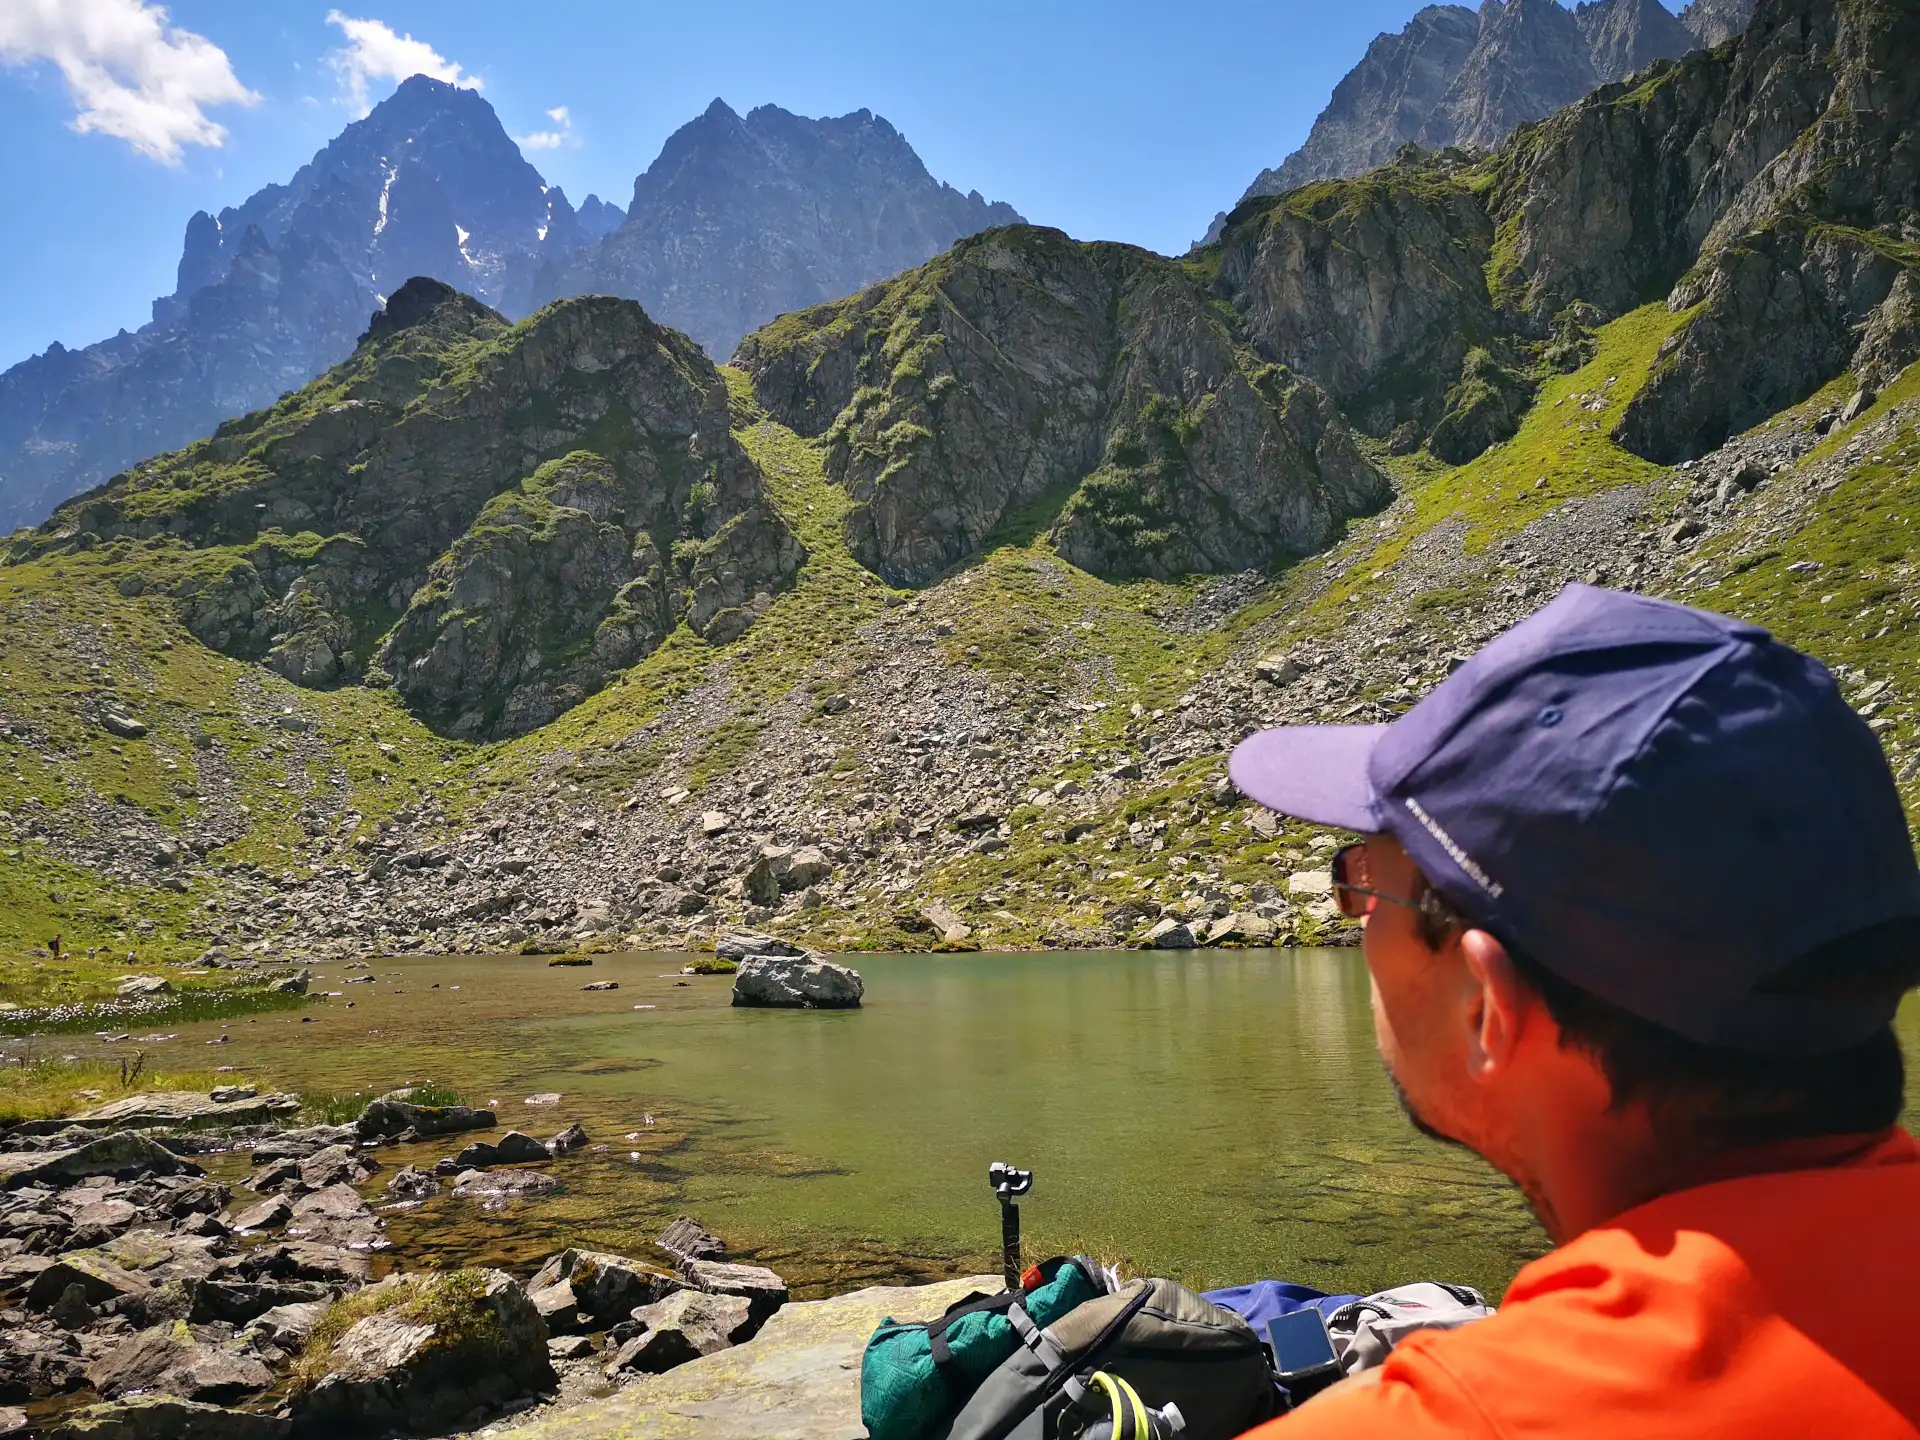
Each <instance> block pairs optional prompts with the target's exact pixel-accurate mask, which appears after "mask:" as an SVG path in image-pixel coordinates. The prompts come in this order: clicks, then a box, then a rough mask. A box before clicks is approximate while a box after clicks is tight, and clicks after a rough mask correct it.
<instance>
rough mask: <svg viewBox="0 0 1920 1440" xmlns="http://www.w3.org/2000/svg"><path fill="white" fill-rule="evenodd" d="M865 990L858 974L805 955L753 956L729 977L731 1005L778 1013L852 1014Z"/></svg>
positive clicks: (818, 957) (810, 955)
mask: <svg viewBox="0 0 1920 1440" xmlns="http://www.w3.org/2000/svg"><path fill="white" fill-rule="evenodd" d="M865 993H866V986H865V984H863V983H862V981H861V979H860V972H859V971H858V970H849V969H848V968H847V967H846V966H844V965H835V964H833V963H831V962H830V961H827V960H824V959H822V958H821V957H820V956H819V955H817V954H814V953H813V952H811V951H809V952H808V953H807V954H805V955H755V956H753V957H752V958H750V959H747V960H743V961H741V962H740V968H739V970H738V971H736V972H735V973H734V977H733V1003H734V1004H736V1005H749V1006H761V1007H767V1008H772V1009H780V1010H852V1009H856V1008H857V1007H858V1006H859V1004H860V997H861V996H862V995H864V994H865Z"/></svg>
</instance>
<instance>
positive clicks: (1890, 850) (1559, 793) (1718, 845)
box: [1232, 585, 1920, 1054]
mask: <svg viewBox="0 0 1920 1440" xmlns="http://www.w3.org/2000/svg"><path fill="white" fill-rule="evenodd" d="M1232 774H1233V780H1234V783H1235V784H1236V785H1237V786H1239V788H1240V790H1241V791H1242V792H1243V793H1245V794H1247V795H1250V796H1251V797H1253V799H1255V800H1257V801H1259V802H1260V803H1261V804H1262V805H1266V806H1269V807H1270V808H1272V809H1274V810H1278V811H1281V812H1282V813H1284V814H1288V815H1293V816H1296V817H1298V818H1300V819H1303V820H1311V821H1314V822H1317V823H1319V824H1322V825H1330V826H1335V827H1338V828H1340V829H1345V830H1355V831H1361V832H1364V833H1372V834H1377V833H1382V832H1384V833H1387V834H1391V835H1392V836H1393V837H1394V838H1395V839H1397V840H1398V841H1399V842H1400V843H1401V845H1402V846H1404V847H1405V848H1406V850H1407V853H1408V854H1409V855H1410V856H1412V858H1413V861H1414V863H1415V864H1416V865H1418V866H1419V867H1420V871H1421V873H1422V874H1423V875H1425V876H1426V877H1427V879H1428V881H1429V882H1430V883H1431V884H1432V885H1433V886H1434V888H1435V889H1436V890H1438V891H1439V892H1440V894H1441V896H1442V897H1443V898H1445V899H1446V900H1448V901H1449V902H1451V903H1452V904H1453V905H1454V906H1455V907H1456V908H1457V909H1459V910H1460V912H1461V913H1462V914H1464V915H1466V916H1467V917H1469V918H1470V919H1471V920H1472V921H1473V922H1474V923H1475V924H1476V925H1478V926H1481V927H1482V928H1484V929H1486V930H1489V931H1491V932H1492V933H1493V934H1494V935H1496V936H1498V937H1499V938H1500V939H1501V940H1503V941H1505V942H1506V943H1507V944H1509V945H1512V946H1515V947H1516V948H1518V949H1519V950H1521V951H1523V952H1524V953H1525V954H1527V955H1528V956H1530V957H1532V958H1533V959H1534V960H1536V961H1538V962H1539V963H1540V964H1542V965H1544V966H1546V967H1547V968H1548V969H1551V970H1552V971H1554V972H1555V973H1556V974H1558V975H1559V976H1561V977H1562V978H1563V979H1565V980H1567V981H1569V982H1571V983H1572V984H1574V985H1577V986H1579V987H1580V988H1581V989H1583V990H1585V991H1587V992H1588V993H1590V994H1593V995H1597V996H1599V997H1600V998H1601V999H1603V1000H1607V1001H1609V1002H1611V1003H1612V1004H1614V1005H1616V1006H1618V1007H1619V1008H1621V1009H1623V1010H1626V1011H1628V1012H1629V1013H1631V1014H1634V1015H1638V1016H1640V1017H1642V1018H1643V1019H1646V1020H1651V1021H1653V1022H1654V1023H1655V1024H1658V1025H1661V1026H1664V1027H1666V1028H1667V1029H1669V1030H1672V1031H1674V1032H1675V1033H1677V1034H1679V1035H1683V1036H1685V1037H1687V1038H1688V1039H1691V1040H1694V1041H1697V1042H1699V1043H1701V1044H1706V1045H1719V1046H1725V1047H1729V1048H1733V1049H1740V1050H1748V1051H1757V1052H1763V1053H1776V1054H1820V1053H1826V1052H1830V1051H1833V1050H1838V1049H1843V1048H1845V1047H1847V1046H1851V1045H1856V1044H1859V1043H1860V1042H1862V1041H1864V1040H1866V1039H1868V1038H1870V1037H1871V1036H1872V1035H1873V1034H1875V1033H1876V1032H1878V1031H1879V1030H1880V1029H1881V1028H1882V1027H1884V1026H1885V1025H1887V1024H1888V1023H1889V1022H1890V1021H1891V1020H1892V1019H1893V1015H1894V1011H1895V1010H1896V1009H1897V1008H1898V1005H1899V999H1900V997H1899V996H1898V995H1882V994H1874V993H1871V992H1870V991H1869V992H1868V993H1864V994H1863V993H1860V987H1853V988H1852V990H1849V987H1847V986H1846V985H1844V984H1839V985H1836V986H1835V987H1833V989H1834V991H1835V993H1834V994H1833V995H1806V994H1800V993H1795V994H1783V993H1771V992H1770V991H1769V988H1768V981H1769V979H1770V978H1771V977H1773V976H1775V975H1776V974H1777V973H1778V972H1779V971H1780V970H1781V969H1782V968H1783V967H1785V966H1787V965H1788V964H1789V963H1790V962H1792V961H1794V960H1797V959H1799V958H1800V957H1802V956H1804V955H1806V954H1808V953H1810V952H1811V951H1813V950H1815V949H1817V948H1819V947H1820V946H1822V945H1825V944H1826V943H1827V942H1829V941H1834V940H1839V939H1841V938H1843V937H1845V936H1847V935H1849V934H1851V933H1853V932H1855V931H1858V930H1863V929H1865V928H1867V927H1868V926H1871V925H1875V924H1878V923H1880V922H1882V921H1887V920H1893V919H1898V918H1901V917H1920V865H1916V863H1915V860H1914V852H1913V845H1912V842H1911V840H1910V839H1909V836H1908V831H1907V821H1906V816H1905V814H1904V813H1903V811H1902V809H1901V805H1900V796H1899V792H1898V790H1897V789H1896V787H1895V785H1894V780H1893V775H1892V772H1891V771H1890V770H1889V769H1888V766H1887V761H1886V757H1885V755H1884V754H1883V753H1882V752H1881V749H1880V743H1879V740H1878V739H1877V738H1876V737H1875V735H1874V733H1873V731H1872V730H1870V729H1869V728H1868V726H1867V724H1866V722H1865V721H1864V720H1862V719H1861V718H1860V717H1859V716H1858V715H1856V714H1855V713H1854V712H1853V710H1852V709H1851V708H1850V707H1849V706H1848V705H1847V703H1846V701H1845V700H1843V699H1842V698H1841V696H1840V692H1839V689H1838V687H1837V686H1836V685H1835V684H1834V681H1833V677H1832V675H1830V674H1829V673H1828V671H1827V669H1826V667H1825V666H1824V665H1822V664H1820V662H1819V661H1817V660H1814V659H1812V658H1810V657H1808V656H1806V655H1803V654H1801V653H1800V652H1799V651H1797V650H1794V649H1793V648H1792V647H1790V646H1788V645H1785V644H1782V643H1781V642H1780V641H1778V640H1776V639H1774V638H1773V637H1772V636H1771V635H1770V634H1768V633H1767V631H1765V630H1763V629H1761V628H1759V627H1758V626H1755V625H1749V624H1745V623H1742V622H1741V621H1738V620H1730V619H1728V618H1726V617H1725V616H1722V615H1715V614H1711V613H1709V612H1707V611H1704V610H1694V609H1690V608H1688V607H1687V606H1684V605H1676V604H1672V603H1670V602H1668V601H1664V600H1650V599H1647V598H1646V597H1644V596H1639V595H1627V594H1621V593H1619V592H1617V591H1612V590H1599V589H1594V588H1592V587H1589V586H1585V585H1574V586H1570V587H1569V588H1568V589H1566V590H1565V591H1563V592H1562V593H1561V595H1560V596H1559V598H1557V599H1556V600H1554V601H1553V603H1552V604H1550V605H1548V606H1547V607H1546V608H1545V609H1544V610H1541V611H1540V612H1538V613H1537V614H1535V615H1533V616H1532V617H1530V618H1529V619H1527V620H1525V621H1523V622H1521V623H1520V624H1519V625H1517V626H1515V627H1514V628H1513V629H1511V630H1509V631H1507V632H1506V633H1505V634H1504V635H1501V636H1500V637H1499V638H1498V639H1496V640H1494V641H1493V642H1492V643H1491V644H1489V645H1488V646H1487V647H1486V648H1485V649H1484V650H1482V651H1481V652H1480V653H1479V654H1478V655H1476V656H1474V658H1473V659H1472V660H1470V661H1468V662H1467V663H1466V664H1465V665H1464V666H1462V667H1461V669H1460V670H1458V671H1457V672H1456V673H1454V674H1453V675H1451V676H1449V677H1448V678H1447V679H1446V680H1445V681H1444V682H1442V683H1441V684H1440V685H1438V686H1437V687H1435V689H1434V690H1433V691H1432V693H1431V694H1429V695H1428V696H1427V697H1426V698H1425V699H1424V700H1422V701H1421V702H1420V703H1419V704H1418V705H1416V706H1414V708H1413V709H1412V710H1410V711H1408V712H1407V713H1406V714H1405V715H1403V716H1402V717H1401V718H1400V719H1398V720H1396V721H1395V722H1394V723H1393V724H1391V725H1373V726H1345V727H1343V726H1299V727H1291V728H1285V729H1279V730H1266V731H1262V732H1261V733H1260V734H1257V735H1254V736H1252V737H1251V738H1249V739H1248V740H1246V741H1245V742H1244V743H1243V744H1241V745H1240V746H1239V748H1238V749H1236V750H1235V751H1234V753H1233V761H1232ZM1835 963H1836V964H1843V963H1844V960H1843V959H1837V960H1836V962H1835ZM1835 978H1836V980H1842V979H1844V977H1843V976H1836V977H1835Z"/></svg>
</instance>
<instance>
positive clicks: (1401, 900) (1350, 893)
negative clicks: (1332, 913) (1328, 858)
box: [1333, 841, 1426, 920]
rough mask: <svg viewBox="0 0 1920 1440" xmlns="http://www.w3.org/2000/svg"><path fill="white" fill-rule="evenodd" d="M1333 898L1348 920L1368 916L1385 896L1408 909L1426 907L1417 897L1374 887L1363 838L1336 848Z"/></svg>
mask: <svg viewBox="0 0 1920 1440" xmlns="http://www.w3.org/2000/svg"><path fill="white" fill-rule="evenodd" d="M1333 900H1334V903H1335V904H1336V905H1338V906H1339V907H1340V913H1341V914H1342V915H1344V916H1346V917H1347V918H1348V919H1349V920H1364V919H1366V918H1367V916H1369V915H1371V914H1372V913H1373V912H1374V908H1375V907H1376V906H1377V905H1379V903H1380V902H1381V901H1382V900H1384V901H1386V902H1387V903H1388V904H1389V905H1404V906H1406V908H1407V909H1409V910H1420V911H1424V910H1425V908H1426V907H1425V906H1424V905H1423V904H1422V903H1421V902H1420V901H1418V900H1409V899H1408V898H1407V897H1406V896H1404V895H1389V894H1387V893H1386V892H1385V891H1382V890H1376V889H1374V888H1373V885H1372V876H1370V875H1369V874H1368V873H1367V847H1366V843H1365V842H1364V841H1362V842H1361V843H1359V844H1357V845H1348V846H1345V847H1344V848H1342V849H1339V850H1336V851H1334V852H1333Z"/></svg>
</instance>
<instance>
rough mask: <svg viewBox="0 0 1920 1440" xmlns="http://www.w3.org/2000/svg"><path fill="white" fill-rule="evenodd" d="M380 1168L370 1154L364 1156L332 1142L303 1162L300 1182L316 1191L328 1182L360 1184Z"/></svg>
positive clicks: (301, 1163) (378, 1163)
mask: <svg viewBox="0 0 1920 1440" xmlns="http://www.w3.org/2000/svg"><path fill="white" fill-rule="evenodd" d="M379 1168H380V1162H379V1161H378V1160H375V1159H374V1158H373V1157H372V1156H371V1155H362V1154H359V1153H358V1152H356V1151H354V1150H350V1149H348V1148H347V1147H346V1146H345V1145H331V1146H328V1147H327V1148H326V1149H325V1150H320V1151H317V1152H315V1153H314V1154H312V1155H309V1156H308V1157H307V1158H306V1159H305V1160H302V1161H301V1162H300V1183H301V1184H302V1185H305V1186H307V1187H309V1188H310V1189H314V1190H324V1189H326V1188H327V1186H329V1185H358V1184H359V1183H360V1182H361V1181H363V1180H365V1179H367V1178H368V1177H369V1176H371V1175H372V1174H373V1173H374V1172H375V1171H376V1170H378V1169H379Z"/></svg>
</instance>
